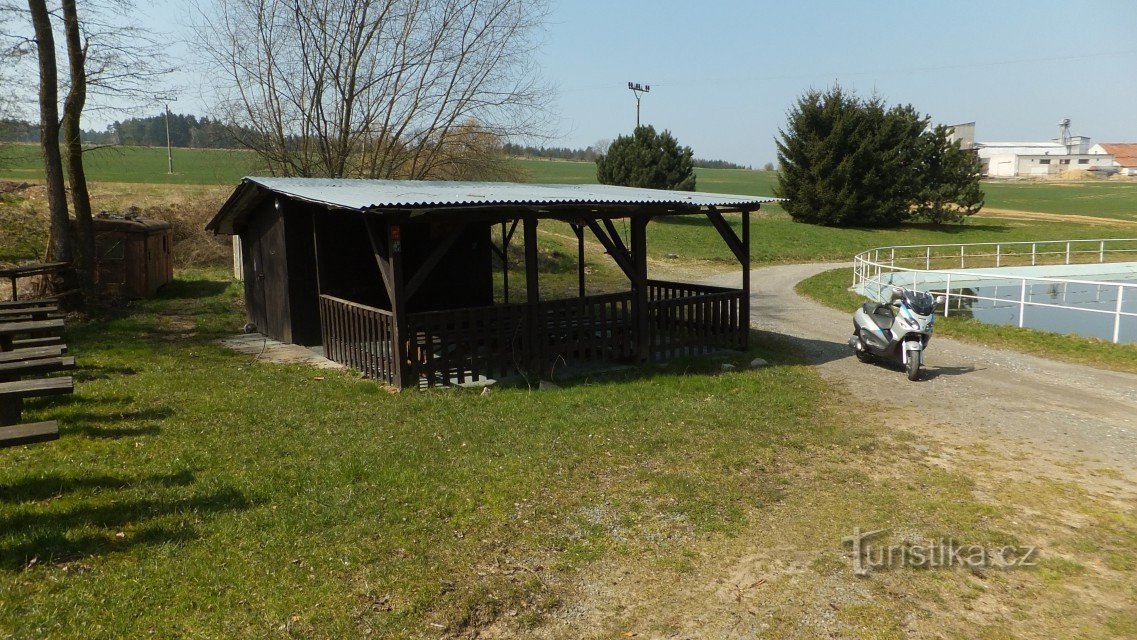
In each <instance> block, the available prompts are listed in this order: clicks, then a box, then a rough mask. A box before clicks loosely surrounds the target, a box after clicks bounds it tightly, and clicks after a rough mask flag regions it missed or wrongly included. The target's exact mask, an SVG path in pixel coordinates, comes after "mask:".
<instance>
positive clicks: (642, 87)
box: [628, 82, 651, 129]
mask: <svg viewBox="0 0 1137 640" xmlns="http://www.w3.org/2000/svg"><path fill="white" fill-rule="evenodd" d="M628 89H631V91H632V93H634V94H636V128H637V129H639V128H640V96H642V95H643V94H645V93H647V92H649V91H651V85H650V84H640V83H638V82H629V83H628Z"/></svg>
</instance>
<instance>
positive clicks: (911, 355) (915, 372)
mask: <svg viewBox="0 0 1137 640" xmlns="http://www.w3.org/2000/svg"><path fill="white" fill-rule="evenodd" d="M920 360H921V357H920V352H919V351H909V352H908V363H907V365H906V368H907V370H908V379H909V380H912V381H915V380H919V379H920Z"/></svg>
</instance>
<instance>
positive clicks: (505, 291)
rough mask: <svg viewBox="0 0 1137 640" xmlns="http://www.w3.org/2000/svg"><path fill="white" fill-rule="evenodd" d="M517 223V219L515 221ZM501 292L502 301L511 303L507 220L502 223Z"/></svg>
mask: <svg viewBox="0 0 1137 640" xmlns="http://www.w3.org/2000/svg"><path fill="white" fill-rule="evenodd" d="M513 223H514V224H517V221H516V220H514V221H513ZM499 256H500V257H501V294H502V302H503V303H504V304H509V236H508V235H507V233H506V231H505V222H504V221H503V222H502V223H501V253H500V254H499Z"/></svg>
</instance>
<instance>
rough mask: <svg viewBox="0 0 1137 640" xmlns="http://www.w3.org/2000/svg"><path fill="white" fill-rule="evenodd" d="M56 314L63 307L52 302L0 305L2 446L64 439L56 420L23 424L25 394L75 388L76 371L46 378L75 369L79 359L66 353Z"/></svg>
mask: <svg viewBox="0 0 1137 640" xmlns="http://www.w3.org/2000/svg"><path fill="white" fill-rule="evenodd" d="M16 312H22V313H16ZM57 315H58V308H57V307H56V306H54V305H53V304H50V303H42V302H32V301H21V302H19V304H15V303H13V304H5V305H2V306H0V448H4V447H14V446H19V445H25V444H34V443H37V442H46V441H49V440H55V439H57V438H59V424H58V423H57V422H56V421H54V420H52V421H47V422H32V423H21V420H22V414H23V403H24V399H26V398H38V397H45V396H55V395H62V394H69V393H73V392H74V390H75V381H74V379H73V378H72V377H71V376H57V377H43V376H47V375H49V374H55V373H59V372H61V371H67V370H70V369H73V368H75V358H73V357H70V356H65V355H63V354H64V353H66V351H67V346H66V345H64V344H63V338H62V335H61V334H62V332H63V320H62V319H61V318H58V317H54V316H57ZM48 343H50V344H48Z"/></svg>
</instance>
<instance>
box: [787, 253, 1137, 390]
mask: <svg viewBox="0 0 1137 640" xmlns="http://www.w3.org/2000/svg"><path fill="white" fill-rule="evenodd" d="M851 279H852V272H851V270H850V269H832V270H830V271H825V272H823V273H820V274H818V275H816V276H813V277H812V278H809V279H807V280H804V281H802V282H801V283H799V284H798V287H797V290H798V292H799V293H802V294H805V295H807V296H809V297H811V298H813V299H814V300H817V301H818V302H820V303H821V304H824V305H826V306H828V307H832V308H834V309H840V310H842V311H848V312H849V313H852V312H853V310H854V309H856V308H857V307H859V306H860V305H861V304H862V303H864V302H865V299H864V298H863V297H861V296H859V295H857V294H856V293H855V292H853V291H850V290H849V283H850V280H851ZM936 334H937V335H941V336H946V337H948V338H955V339H957V340H963V341H966V342H975V343H979V344H983V345H987V346H991V347H996V348H1000V349H1012V350H1014V351H1022V352H1025V353H1033V354H1035V355H1039V356H1043V357H1046V358H1053V359H1056V360H1064V361H1067V362H1076V363H1078V364H1086V365H1090V366H1092V367H1101V368H1106V369H1113V370H1115V371H1128V372H1131V373H1137V345H1133V344H1113V343H1110V342H1108V341H1106V340H1099V339H1097V338H1083V337H1081V336H1074V335H1065V334H1060V333H1050V332H1048V331H1036V330H1034V329H1020V328H1018V327H1008V326H1003V325H993V324H985V323H982V322H979V321H977V320H973V319H971V318H962V317H952V316H948V317H946V318H938V319H937V320H936Z"/></svg>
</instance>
